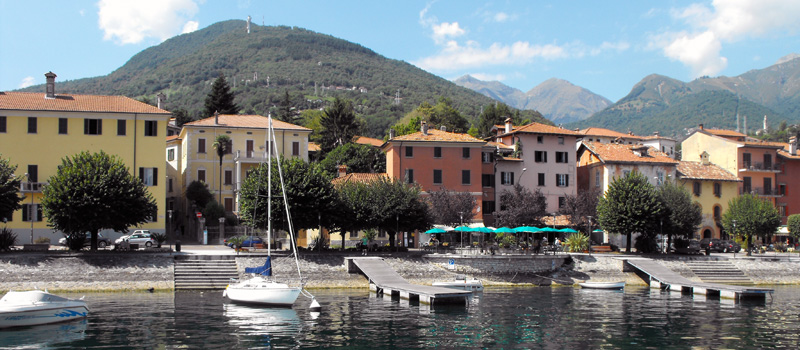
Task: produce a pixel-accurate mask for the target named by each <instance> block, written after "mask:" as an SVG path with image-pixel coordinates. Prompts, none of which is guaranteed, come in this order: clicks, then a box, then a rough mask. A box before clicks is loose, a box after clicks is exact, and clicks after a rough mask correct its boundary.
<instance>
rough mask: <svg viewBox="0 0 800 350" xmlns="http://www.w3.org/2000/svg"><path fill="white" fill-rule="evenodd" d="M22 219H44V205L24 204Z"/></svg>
mask: <svg viewBox="0 0 800 350" xmlns="http://www.w3.org/2000/svg"><path fill="white" fill-rule="evenodd" d="M31 219H32V220H31ZM22 221H28V222H30V221H37V222H38V221H42V207H41V206H40V205H39V204H23V205H22Z"/></svg>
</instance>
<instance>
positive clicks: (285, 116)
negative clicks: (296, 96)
mask: <svg viewBox="0 0 800 350" xmlns="http://www.w3.org/2000/svg"><path fill="white" fill-rule="evenodd" d="M297 119H298V118H297V117H295V116H294V106H293V105H292V96H291V95H289V89H284V90H283V99H282V100H281V104H280V109H279V110H278V120H280V121H284V122H287V123H292V124H297V122H298V120H297Z"/></svg>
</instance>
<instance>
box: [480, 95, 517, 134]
mask: <svg viewBox="0 0 800 350" xmlns="http://www.w3.org/2000/svg"><path fill="white" fill-rule="evenodd" d="M513 116H514V113H512V112H511V108H509V107H508V105H506V104H505V103H493V104H490V105H488V106H486V107H484V108H483V112H482V113H481V115H480V116H479V117H478V135H479V136H481V137H488V136H491V130H492V127H494V126H495V125H504V124H505V122H506V118H512V117H513ZM518 122H519V120H513V118H512V123H514V124H516V123H518Z"/></svg>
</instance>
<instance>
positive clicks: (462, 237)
mask: <svg viewBox="0 0 800 350" xmlns="http://www.w3.org/2000/svg"><path fill="white" fill-rule="evenodd" d="M520 177H522V175H520ZM458 216H459V217H460V218H461V221H460V223H461V224H460V225H459V226H464V212H463V211H460V212H458ZM461 248H464V231H463V229H462V231H461Z"/></svg>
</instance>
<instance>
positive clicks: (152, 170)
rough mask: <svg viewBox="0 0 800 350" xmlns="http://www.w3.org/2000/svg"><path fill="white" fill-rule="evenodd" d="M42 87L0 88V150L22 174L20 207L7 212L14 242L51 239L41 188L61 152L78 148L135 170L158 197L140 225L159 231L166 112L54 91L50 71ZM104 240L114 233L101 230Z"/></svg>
mask: <svg viewBox="0 0 800 350" xmlns="http://www.w3.org/2000/svg"><path fill="white" fill-rule="evenodd" d="M45 77H46V78H47V84H46V92H45V93H30V92H0V154H2V157H3V158H5V159H8V160H9V161H10V163H11V164H13V165H17V171H16V175H23V174H28V176H27V177H26V178H23V184H22V186H21V187H22V188H21V192H22V194H23V195H24V196H25V199H24V200H23V201H22V204H24V207H23V209H22V210H17V211H16V212H14V213H13V215H12V217H11V218H8V223H7V225H8V227H9V228H10V229H12V230H14V231H15V233H16V234H17V237H18V240H17V243H18V244H21V243H30V241H33V240H34V239H36V238H38V237H48V238H50V240H51V242H56V241H58V239H59V238H61V237H63V233H61V232H56V231H54V230H53V229H51V228H49V227H48V226H47V220H46V218H43V217H42V215H41V207H40V206H39V204H38V203H40V202H41V195H42V188H43V186H46V185H47V179H48V178H50V177H51V176H52V175H55V173H56V171H57V168H58V166H59V165H60V164H61V160H62V159H63V158H65V157H71V156H73V155H75V154H77V153H80V152H82V151H89V152H92V153H94V152H99V151H101V150H102V151H105V152H106V153H108V154H112V155H116V156H118V157H119V158H120V159H121V160H122V161H123V162H124V163H125V165H126V166H127V167H128V168H129V169H130V171H131V173H132V174H134V175H136V176H140V177H142V178H143V180H144V181H145V183H146V184H147V185H148V190H149V191H150V193H151V194H152V195H153V198H155V200H156V203H157V204H158V208H159V209H158V212H157V213H154V217H153V219H152V221H151V222H148V223H146V224H144V225H142V226H141V227H140V228H143V229H150V230H151V231H156V232H164V229H165V219H166V218H165V213H166V210H165V195H164V192H165V191H164V190H165V184H164V181H162V180H160V178H163V176H164V174H165V162H164V158H163V156H162V155H163V154H164V153H163V152H164V151H163V150H164V137H165V136H166V129H167V121H168V120H169V117H170V113H169V112H167V111H165V110H162V109H159V108H156V107H153V106H150V105H148V104H145V103H142V102H139V101H136V100H133V99H131V98H128V97H124V96H98V95H75V94H56V91H55V78H56V75H55V74H53V73H52V72H49V73H47V74H45ZM102 233H103V234H104V235H106V236H107V237H109V238H111V239H112V240H113V239H115V238H116V237H118V236H120V235H121V233H113V232H102Z"/></svg>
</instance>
